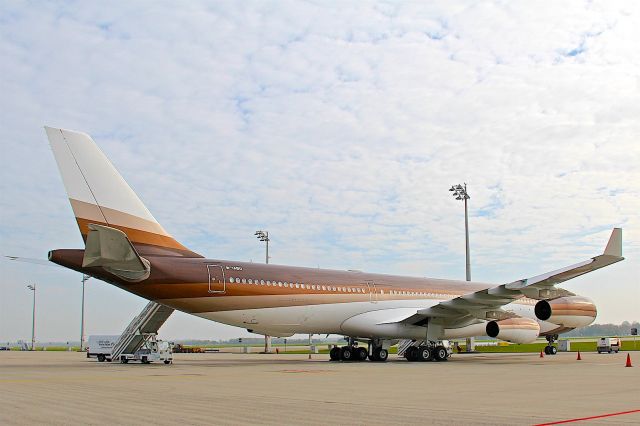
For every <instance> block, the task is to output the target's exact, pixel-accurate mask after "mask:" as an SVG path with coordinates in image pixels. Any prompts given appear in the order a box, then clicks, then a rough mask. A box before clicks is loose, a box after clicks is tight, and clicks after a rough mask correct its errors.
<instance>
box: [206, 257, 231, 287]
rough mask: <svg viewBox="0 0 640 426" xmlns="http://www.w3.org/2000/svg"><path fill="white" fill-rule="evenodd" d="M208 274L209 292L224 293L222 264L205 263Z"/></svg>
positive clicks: (225, 285)
mask: <svg viewBox="0 0 640 426" xmlns="http://www.w3.org/2000/svg"><path fill="white" fill-rule="evenodd" d="M207 273H208V274H209V293H224V292H225V291H226V290H227V282H226V278H225V275H224V269H223V268H222V265H217V264H209V265H207Z"/></svg>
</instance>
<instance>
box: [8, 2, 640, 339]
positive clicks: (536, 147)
mask: <svg viewBox="0 0 640 426" xmlns="http://www.w3.org/2000/svg"><path fill="white" fill-rule="evenodd" d="M0 13H1V14H2V16H1V17H0V36H1V37H0V40H1V41H0V52H1V54H2V57H3V79H2V80H0V90H2V93H3V95H4V96H3V101H2V103H1V105H0V116H1V117H2V118H1V121H0V125H1V127H2V130H3V136H4V137H3V140H2V146H3V149H4V152H5V155H3V156H2V159H1V160H0V166H1V168H2V172H1V173H2V183H1V184H0V185H2V186H1V190H2V194H3V196H2V199H1V200H0V203H1V207H2V218H1V219H2V225H0V236H1V237H2V252H3V253H7V254H16V255H26V256H31V257H33V256H37V255H40V254H42V255H44V253H46V251H47V250H48V249H49V248H56V247H77V246H79V245H80V244H81V241H80V239H79V236H78V234H77V231H76V228H75V223H74V221H73V217H72V216H71V212H70V208H69V207H68V205H67V201H66V196H65V194H64V189H63V187H62V184H61V180H60V178H59V177H58V173H57V170H56V167H55V163H54V161H53V158H52V156H51V154H50V153H49V152H48V151H49V149H48V147H47V144H46V141H45V137H44V133H43V132H42V125H44V124H49V125H58V126H62V127H67V128H72V129H79V130H83V131H86V132H88V133H90V134H92V136H93V137H94V139H95V140H96V141H97V142H98V144H99V145H100V146H101V148H102V149H103V150H104V151H105V153H106V154H107V155H108V156H109V157H110V158H111V160H112V162H113V163H114V164H115V165H116V167H117V168H118V169H119V170H120V171H121V172H122V174H123V175H124V177H125V178H126V179H127V181H128V182H129V183H130V184H131V185H132V187H133V188H134V189H135V190H136V192H137V193H138V194H139V195H140V196H141V198H142V199H143V201H144V202H145V203H146V204H147V206H148V207H149V209H150V210H151V211H152V212H153V214H154V215H155V217H156V218H157V219H158V220H159V221H160V222H161V223H162V224H163V225H164V227H165V228H166V229H168V230H169V231H170V232H172V233H173V234H174V235H175V236H176V237H177V238H178V239H179V240H181V241H182V242H183V243H185V244H186V245H188V246H190V247H192V248H193V249H195V250H197V251H199V252H202V253H204V254H206V255H208V256H210V257H214V258H227V259H238V260H250V259H252V260H253V261H256V262H257V261H261V260H262V258H263V247H262V246H261V245H259V244H258V242H257V241H256V240H255V238H254V237H253V232H254V231H255V230H256V229H259V228H266V229H268V230H269V231H270V234H271V236H272V247H271V248H272V255H273V261H274V262H276V263H284V264H294V265H311V266H316V265H320V266H321V267H331V268H342V269H348V268H355V269H362V270H370V271H375V272H388V273H397V274H408V275H422V276H442V277H447V278H457V277H462V276H464V262H463V258H464V238H463V227H464V225H463V216H462V214H463V210H462V205H461V203H459V202H456V201H455V200H453V199H451V198H450V196H449V193H448V192H447V189H448V188H449V186H450V185H451V184H454V183H459V182H462V181H466V182H467V183H468V184H469V191H470V193H471V196H472V198H471V200H470V207H471V209H470V214H471V218H470V223H471V231H472V234H471V244H472V263H473V276H474V278H476V279H479V280H482V281H489V282H504V281H505V280H512V279H517V278H522V277H523V276H527V275H533V274H537V273H540V272H543V271H545V270H549V269H550V268H551V269H553V268H556V267H560V266H564V265H566V264H569V263H572V262H575V261H579V260H582V259H583V258H585V257H588V256H592V255H595V254H597V253H598V252H600V251H601V250H602V246H603V245H604V243H605V241H606V238H607V236H608V232H609V230H610V228H611V227H613V226H623V227H624V228H625V230H624V235H625V253H626V255H627V256H628V258H629V259H628V260H627V261H625V264H626V265H625V266H619V265H618V266H614V267H612V268H610V269H613V268H618V269H616V271H624V273H621V272H616V271H614V272H598V273H596V274H597V275H596V274H593V276H594V277H595V278H589V277H585V278H581V279H579V280H576V282H575V284H574V283H571V284H568V286H569V287H570V288H571V289H572V290H573V291H576V292H579V293H582V294H585V295H587V296H590V297H593V298H594V299H596V300H597V301H598V302H599V303H602V304H603V308H601V309H600V315H601V316H600V318H601V320H604V321H621V320H624V319H627V320H630V319H634V318H631V317H632V316H633V315H636V307H635V306H634V305H633V304H632V303H629V302H625V299H626V300H631V299H633V298H626V297H625V295H627V296H628V295H635V296H636V298H635V299H637V298H638V297H637V296H640V294H638V275H637V272H636V271H637V270H638V263H637V260H636V258H637V255H638V253H639V252H640V231H639V225H640V224H639V222H638V214H637V212H638V210H639V207H640V202H639V201H638V200H639V199H640V198H639V197H638V196H639V195H640V194H639V193H640V184H639V182H640V172H639V169H638V167H637V164H640V149H639V148H638V144H637V135H638V134H640V125H639V124H638V122H637V117H638V116H639V115H640V102H639V101H640V79H639V78H638V75H637V70H638V67H639V66H640V54H639V53H638V51H637V48H636V46H635V43H634V41H635V40H637V39H639V38H640V34H639V32H640V30H639V29H638V27H637V25H635V22H636V21H637V18H638V15H639V14H640V10H639V7H638V6H637V5H634V4H632V3H624V4H593V3H584V4H583V3H573V2H570V3H562V4H556V3H549V4H547V5H546V6H545V7H539V6H538V7H533V6H531V7H529V6H527V5H523V4H502V3H500V2H484V3H480V4H467V3H464V2H462V3H451V2H441V3H436V4H429V5H424V4H418V3H416V4H410V3H398V4H395V3H351V4H341V6H340V8H336V7H334V6H333V5H331V4H327V3H315V2H308V3H301V2H290V3H282V2H278V3H269V2H242V3H237V2H217V3H213V4H208V3H206V2H203V3H199V2H190V3H189V4H188V5H184V6H183V7H180V8H175V6H174V5H173V4H169V3H158V4H155V5H153V6H148V5H145V6H141V5H138V4H130V3H127V2H122V3H119V4H114V5H113V6H112V7H110V8H109V9H108V10H104V8H96V7H95V6H94V5H91V4H84V3H80V4H67V3H61V4H59V3H51V4H44V5H38V6H35V5H21V4H15V5H10V6H5V7H4V10H3V11H2V12H0ZM1 267H2V269H3V275H5V276H6V277H7V280H6V284H4V289H3V291H4V294H3V297H2V299H3V300H2V304H3V305H2V315H3V318H2V320H1V321H0V338H6V339H8V338H11V339H13V338H16V337H18V336H22V337H26V335H27V334H28V312H27V310H26V309H23V308H24V306H28V300H23V299H25V297H26V299H28V295H26V296H25V295H24V294H23V288H22V285H23V281H24V280H25V279H26V277H28V276H31V275H30V274H35V275H34V277H36V278H38V279H41V280H42V281H43V282H50V283H58V284H56V285H57V287H56V288H57V290H56V291H55V292H54V291H52V293H51V295H50V297H51V305H50V306H49V307H48V308H47V307H44V308H43V311H42V312H43V313H42V315H43V316H44V317H46V318H54V317H59V318H61V319H60V320H59V322H58V323H57V324H56V326H55V327H54V326H51V327H48V326H46V325H45V326H43V327H45V328H44V329H43V334H42V336H43V337H48V338H71V337H73V334H74V333H73V332H69V331H68V330H75V328H74V327H75V322H74V321H75V316H76V314H77V313H76V312H75V311H74V309H76V308H75V306H76V305H77V304H78V303H77V302H78V294H77V288H76V287H73V286H69V285H68V284H65V285H63V283H67V280H71V279H72V278H71V277H72V276H73V274H71V275H64V277H62V276H59V275H58V274H59V273H58V272H56V273H53V272H51V273H45V272H34V271H32V268H26V269H25V268H21V267H19V266H16V265H12V264H11V265H9V264H6V263H3V264H2V266H1ZM609 273H611V274H612V275H608V274H609ZM66 274H70V273H66ZM614 275H615V276H616V283H615V285H613V284H612V285H610V286H609V285H608V286H602V285H601V284H600V280H601V279H605V280H609V279H610V278H609V277H612V276H614ZM73 279H75V278H73ZM76 281H77V280H76ZM45 286H46V284H43V287H45ZM92 288H93V289H100V292H102V293H100V294H107V293H108V294H109V295H110V296H109V297H110V298H111V299H109V300H116V299H117V300H123V301H127V302H126V303H128V304H125V305H122V306H126V307H123V308H119V307H116V306H118V303H110V306H111V307H112V308H113V309H114V310H113V311H110V310H105V308H104V305H102V304H101V299H99V298H96V299H91V300H90V301H89V303H90V308H91V309H90V312H95V316H94V317H93V319H91V320H90V321H91V323H90V325H89V327H88V329H89V330H90V332H94V331H95V332H98V331H100V332H117V331H119V328H117V327H116V329H110V330H108V328H112V327H113V326H112V324H113V322H112V318H114V317H120V316H121V317H122V318H124V319H123V323H125V322H126V319H127V318H128V317H130V316H131V313H132V312H135V309H138V305H140V307H141V306H142V304H143V302H142V301H140V300H137V299H135V298H134V297H133V296H130V295H128V294H124V293H122V292H120V291H119V290H117V289H114V288H112V287H109V286H107V285H106V284H105V285H102V284H95V285H94V286H93V287H92ZM95 291H96V292H97V291H98V290H95ZM105 297H106V296H103V297H102V299H104V298H105ZM25 303H26V304H25ZM105 303H106V302H105ZM61 307H62V309H61ZM127 309H129V310H130V311H132V312H129V311H127ZM103 314H104V316H103ZM635 319H637V318H635ZM180 321H183V320H180ZM193 321H198V322H197V323H194V324H196V325H195V326H194V327H195V328H194V330H197V331H194V333H196V334H198V336H211V337H215V336H218V335H219V336H234V335H236V333H237V331H236V330H235V329H228V328H223V327H217V326H215V325H212V324H211V323H208V322H200V320H195V319H194V320H193ZM180 324H183V323H182V322H180ZM167 327H169V329H170V330H172V331H171V332H172V333H175V334H174V336H181V335H184V333H186V332H185V331H184V328H182V329H181V328H180V327H177V326H176V327H175V328H171V327H173V326H171V324H169V325H167ZM67 336H70V337H67ZM194 336H195V335H194ZM198 336H195V337H198Z"/></svg>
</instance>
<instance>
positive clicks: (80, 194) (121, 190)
mask: <svg viewBox="0 0 640 426" xmlns="http://www.w3.org/2000/svg"><path fill="white" fill-rule="evenodd" d="M45 130H46V132H47V137H48V138H49V143H50V144H51V149H52V150H53V154H54V156H55V158H56V162H57V163H58V168H59V169H60V174H61V175H62V180H63V182H64V186H65V188H66V190H67V195H68V196H69V201H70V202H71V207H72V208H73V212H74V214H75V216H76V220H77V222H78V226H79V227H80V232H81V233H82V237H83V238H84V239H85V241H86V239H87V235H88V232H89V229H88V225H89V224H99V225H106V226H110V227H113V228H117V229H120V230H121V231H123V232H124V233H125V234H126V235H127V237H128V238H129V240H131V242H132V243H134V244H135V245H136V246H142V247H138V249H139V250H140V251H141V252H145V251H149V250H148V249H147V250H145V247H147V248H149V249H150V248H154V250H152V251H153V252H155V253H158V254H159V252H158V250H157V249H158V248H159V249H161V250H160V252H165V253H166V254H174V255H176V254H177V255H183V256H199V255H197V254H196V253H193V252H191V251H189V250H188V249H187V248H186V247H184V246H183V245H182V244H180V243H179V242H177V241H176V240H175V239H174V238H173V237H172V236H171V235H169V234H168V233H167V232H166V231H165V230H164V228H163V227H162V226H161V225H160V224H159V223H158V221H156V219H155V218H154V217H153V216H152V215H151V213H150V212H149V210H148V209H147V208H146V207H145V205H144V204H143V203H142V201H140V199H139V198H138V196H137V195H136V193H135V192H133V190H132V189H131V187H130V186H129V185H128V184H127V182H125V180H124V179H123V178H122V176H121V175H120V173H118V171H117V170H116V169H115V167H113V165H112V164H111V162H110V161H109V159H108V158H107V157H106V156H105V155H104V153H103V152H102V151H101V150H100V148H98V146H97V145H96V144H95V142H94V141H93V140H92V139H91V137H90V136H89V135H87V134H85V133H81V132H75V131H72V130H64V129H56V128H52V127H45ZM167 251H168V252H170V253H167Z"/></svg>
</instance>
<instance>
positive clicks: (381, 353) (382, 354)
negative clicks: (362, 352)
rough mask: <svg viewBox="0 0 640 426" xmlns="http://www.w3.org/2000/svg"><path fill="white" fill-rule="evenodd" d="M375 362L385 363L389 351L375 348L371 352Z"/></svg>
mask: <svg viewBox="0 0 640 426" xmlns="http://www.w3.org/2000/svg"><path fill="white" fill-rule="evenodd" d="M373 354H374V358H375V361H378V362H386V361H387V360H388V359H389V351H388V350H386V349H383V348H375V349H374V350H373Z"/></svg>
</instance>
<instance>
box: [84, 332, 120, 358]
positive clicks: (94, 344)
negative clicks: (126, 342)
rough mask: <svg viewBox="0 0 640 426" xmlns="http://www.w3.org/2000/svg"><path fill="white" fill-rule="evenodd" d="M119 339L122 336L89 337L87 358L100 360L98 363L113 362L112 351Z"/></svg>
mask: <svg viewBox="0 0 640 426" xmlns="http://www.w3.org/2000/svg"><path fill="white" fill-rule="evenodd" d="M119 339H120V336H110V335H97V336H89V344H88V345H87V358H98V362H105V361H111V351H112V350H113V347H114V346H115V344H116V343H117V342H118V340H119Z"/></svg>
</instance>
